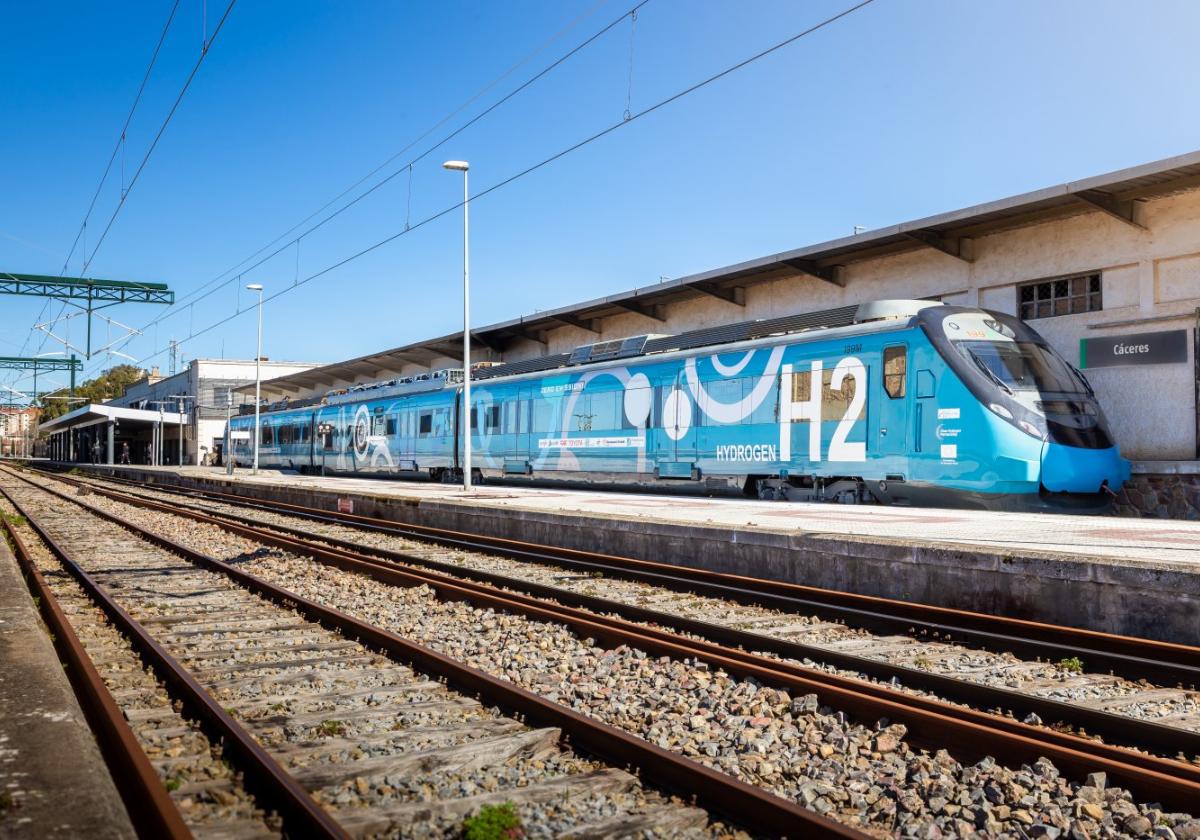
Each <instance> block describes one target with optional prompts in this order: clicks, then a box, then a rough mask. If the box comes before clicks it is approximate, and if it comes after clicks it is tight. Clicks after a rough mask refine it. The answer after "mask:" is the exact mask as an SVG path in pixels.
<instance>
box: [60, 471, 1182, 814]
mask: <svg viewBox="0 0 1200 840" xmlns="http://www.w3.org/2000/svg"><path fill="white" fill-rule="evenodd" d="M97 492H98V493H100V494H101V495H103V496H105V497H108V498H112V499H121V500H122V501H121V504H122V505H128V504H134V505H137V506H140V507H142V508H144V509H146V510H157V511H159V514H158V515H162V516H172V517H178V516H181V515H182V516H187V517H189V518H191V519H192V520H193V521H196V522H205V523H206V524H209V525H211V526H213V527H220V528H222V529H224V530H225V531H227V532H229V533H231V534H233V533H236V534H239V535H241V536H243V537H247V538H249V539H252V540H255V541H257V542H258V543H259V544H260V545H261V544H263V543H266V544H269V545H273V546H275V547H276V548H282V549H283V550H285V551H290V552H295V553H297V554H299V555H302V556H305V557H312V558H315V559H319V560H321V562H323V563H326V564H327V565H330V566H332V567H335V568H338V569H341V570H343V571H353V573H354V574H355V575H356V576H359V577H364V576H365V577H366V578H369V579H370V580H371V581H372V582H378V583H381V584H385V585H387V586H390V587H392V588H395V587H396V586H403V587H417V586H424V587H431V588H433V589H436V591H437V593H438V594H439V595H440V596H441V597H442V598H443V599H446V598H458V599H462V600H466V601H469V602H471V603H473V604H476V605H479V604H484V603H489V604H491V606H492V608H496V609H503V610H505V611H507V612H515V613H519V614H521V615H524V616H526V617H530V618H532V617H537V618H539V619H545V620H552V621H555V622H559V623H562V624H566V625H568V626H570V627H572V628H573V629H574V630H575V631H576V633H584V632H586V633H591V634H594V635H595V636H597V637H599V638H602V639H606V640H607V642H608V643H610V644H611V643H619V644H629V645H637V646H638V647H640V648H641V649H644V650H647V651H648V652H650V653H652V654H665V655H669V656H674V657H678V658H683V659H686V660H687V661H696V662H698V663H703V664H705V665H708V666H709V667H710V668H711V667H717V668H723V669H725V670H727V671H728V672H729V673H730V674H733V675H735V676H737V677H739V678H741V679H744V680H748V681H749V680H757V681H758V682H759V683H760V684H762V685H768V686H779V687H783V688H785V689H787V690H789V691H790V692H791V696H792V697H793V698H795V697H796V696H797V695H800V694H801V693H802V692H804V691H814V692H815V693H816V694H818V695H819V696H820V700H821V701H822V702H826V703H829V704H830V705H831V706H836V707H838V708H840V709H841V710H842V711H843V712H849V713H850V714H852V715H854V716H855V717H858V718H860V719H861V718H865V719H871V717H872V716H880V717H888V718H889V719H890V720H891V721H901V724H900V736H899V737H904V735H907V736H908V739H909V740H911V741H912V742H913V743H916V744H920V745H926V746H929V747H931V748H936V746H937V745H941V746H945V745H947V744H950V745H952V746H953V751H954V752H955V753H956V755H957V756H960V757H962V756H965V757H973V758H982V759H983V761H982V762H981V763H986V762H988V761H990V760H991V759H990V758H984V756H983V753H985V752H986V753H990V754H991V755H993V756H995V757H998V758H1000V759H1001V760H1002V761H1007V762H1010V763H1011V762H1016V763H1024V764H1025V765H1026V767H1025V768H1024V769H1025V770H1029V769H1030V766H1032V767H1033V768H1037V767H1039V766H1042V768H1043V770H1045V769H1046V768H1045V766H1044V764H1043V762H1039V758H1040V757H1042V756H1048V757H1049V758H1050V759H1051V761H1053V762H1054V763H1055V764H1057V766H1058V767H1061V768H1062V769H1064V770H1065V771H1066V772H1068V773H1069V774H1071V775H1072V776H1074V777H1076V778H1080V779H1082V778H1084V777H1085V776H1087V774H1089V773H1095V772H1098V771H1099V772H1103V773H1107V778H1108V780H1109V781H1112V782H1115V783H1117V784H1121V785H1125V786H1127V787H1129V788H1131V789H1133V790H1134V791H1135V792H1136V793H1138V795H1139V796H1143V797H1149V798H1150V799H1151V800H1152V801H1160V802H1164V803H1168V805H1169V806H1171V807H1180V808H1182V807H1187V806H1188V805H1191V804H1194V803H1195V802H1196V801H1198V799H1197V797H1198V794H1200V787H1198V777H1197V772H1198V771H1197V770H1196V768H1194V767H1188V766H1186V765H1183V764H1179V763H1177V762H1171V761H1165V760H1163V759H1159V758H1155V757H1153V756H1144V755H1138V754H1136V753H1130V752H1128V751H1125V750H1116V749H1114V748H1112V747H1107V746H1105V745H1103V744H1098V743H1095V742H1093V741H1087V740H1084V739H1081V738H1075V737H1073V736H1069V735H1063V734H1059V733H1053V732H1047V731H1046V730H1044V729H1039V728H1035V727H1031V726H1023V725H1022V724H1018V723H1015V722H1013V721H1011V720H1004V719H1003V718H997V717H995V716H990V715H983V714H981V713H978V712H973V711H971V710H966V709H960V708H956V707H948V706H946V704H939V703H936V702H935V701H930V700H927V699H925V698H918V697H913V696H911V695H901V694H899V693H898V692H889V691H887V690H886V689H880V688H878V687H872V686H870V684H866V683H861V682H854V681H847V680H844V679H843V678H840V677H837V676H835V675H829V674H821V673H820V672H815V671H813V670H811V669H802V668H797V667H795V666H791V665H789V664H788V663H786V662H780V661H777V660H769V659H765V658H763V657H755V656H753V655H752V654H746V653H744V652H741V651H735V650H732V649H721V650H719V651H718V650H715V649H714V646H712V645H711V644H709V643H704V642H702V641H701V640H697V639H694V638H692V639H689V638H687V637H684V636H679V635H675V634H669V633H665V632H663V631H653V630H650V629H647V628H645V627H635V626H633V625H630V624H629V622H622V621H619V620H617V619H606V618H604V617H603V616H598V615H596V614H593V613H587V614H584V613H581V612H580V611H578V610H575V611H572V610H569V609H568V608H566V607H562V606H561V605H558V604H550V603H548V602H545V601H537V600H536V599H532V598H528V597H525V596H518V595H516V594H515V593H497V591H496V590H495V589H494V588H492V587H483V586H480V585H477V584H471V583H470V582H467V581H463V580H461V579H459V580H454V581H450V580H447V579H446V578H445V576H441V575H433V574H432V573H429V572H415V571H413V570H411V569H407V570H402V569H400V568H399V567H397V566H396V565H395V564H394V563H390V562H385V561H382V560H380V559H378V558H371V557H369V556H367V555H362V554H355V553H354V552H352V551H350V550H347V549H344V548H337V547H333V546H330V545H328V542H329V541H328V540H327V539H323V540H321V541H322V542H324V543H326V544H325V545H324V546H321V545H318V544H317V543H316V542H314V541H312V540H309V541H307V542H305V541H303V540H300V539H298V538H296V537H294V536H290V535H284V534H282V533H281V532H280V531H279V530H278V529H271V530H266V529H263V528H258V527H253V526H247V525H245V524H238V523H235V522H233V521H232V520H229V519H226V520H224V521H222V520H219V519H217V518H214V517H212V516H211V514H208V513H200V512H198V511H195V510H182V509H181V510H171V509H170V508H168V507H166V506H163V505H162V504H160V503H157V502H151V501H149V500H147V499H144V498H143V499H137V498H136V497H130V496H129V495H128V494H122V493H117V492H115V491H110V490H98V491H97ZM60 495H62V498H70V497H69V496H67V495H66V494H61V492H60ZM76 501H77V500H76ZM109 515H110V516H112V515H114V514H112V513H111V512H110V513H109ZM851 683H852V684H851ZM800 699H801V700H803V699H804V698H803V697H801V698H800ZM813 699H814V700H815V699H816V698H813ZM891 726H892V728H893V730H894V726H895V725H894V724H892V725H891ZM883 735H885V736H889V737H890V738H891V739H892V740H895V738H896V735H894V734H890V733H889V731H887V730H886V729H885V731H884V733H883ZM883 742H888V737H883V738H881V737H876V739H875V742H874V744H873V746H876V747H878V746H880V744H881V743H883ZM892 749H894V747H893V746H891V744H890V742H889V743H888V749H887V750H885V752H890V751H891V750H892ZM819 752H820V754H821V755H822V756H823V757H824V756H825V745H822V747H821V749H820V751H819ZM878 753H879V750H875V751H874V752H871V753H870V755H871V756H872V757H877V756H878ZM938 755H939V761H942V759H941V758H940V757H941V756H942V755H943V753H940V752H939V754H938ZM946 758H947V759H948V758H949V756H946ZM943 763H945V762H943ZM947 766H948V765H947ZM971 769H975V768H971ZM1056 772H1057V771H1055V773H1056ZM1028 775H1029V774H1028V773H1025V775H1024V776H1023V777H1022V778H1023V779H1026V778H1027V777H1028ZM1095 778H1096V777H1088V779H1089V781H1092V780H1094V779H1095ZM1101 784H1103V783H1101ZM1021 787H1022V786H1021V785H1018V788H1021ZM1026 787H1027V786H1026ZM1082 788H1089V789H1090V790H1089V791H1088V792H1086V793H1085V795H1087V796H1093V795H1094V793H1092V792H1091V791H1094V789H1095V785H1083V786H1082ZM988 795H989V796H992V794H990V793H989V794H988ZM934 800H935V803H936V801H937V797H934ZM805 801H807V797H805ZM816 801H817V802H818V803H819V802H820V801H821V799H820V798H819V797H818V798H817V800H816ZM1019 801H1020V797H1018V802H1019ZM1083 804H1087V805H1089V806H1092V805H1095V803H1094V802H1087V803H1083ZM952 807H956V808H957V807H959V806H954V805H953V804H952ZM999 807H1002V808H1005V809H1009V808H1010V806H1007V805H1003V806H999ZM1079 807H1082V805H1080V806H1079ZM1096 807H1099V806H1096ZM1015 813H1017V816H1016V819H1017V820H1018V821H1019V822H1020V821H1022V817H1024V816H1028V814H1027V813H1026V811H1025V810H1024V809H1021V808H1019V807H1018V808H1017V809H1016V811H1015ZM1158 816H1159V818H1162V814H1161V813H1159V814H1158ZM1172 818H1178V819H1180V820H1183V819H1185V818H1186V815H1181V814H1175V815H1173V816H1172ZM1139 819H1144V818H1143V817H1140V816H1137V815H1132V816H1128V820H1134V821H1135V822H1134V823H1133V826H1134V828H1137V827H1139V826H1140V823H1138V822H1136V821H1137V820H1139ZM985 826H986V821H984V826H979V827H985ZM1126 828H1127V829H1128V828H1129V826H1126ZM1134 833H1136V832H1134Z"/></svg>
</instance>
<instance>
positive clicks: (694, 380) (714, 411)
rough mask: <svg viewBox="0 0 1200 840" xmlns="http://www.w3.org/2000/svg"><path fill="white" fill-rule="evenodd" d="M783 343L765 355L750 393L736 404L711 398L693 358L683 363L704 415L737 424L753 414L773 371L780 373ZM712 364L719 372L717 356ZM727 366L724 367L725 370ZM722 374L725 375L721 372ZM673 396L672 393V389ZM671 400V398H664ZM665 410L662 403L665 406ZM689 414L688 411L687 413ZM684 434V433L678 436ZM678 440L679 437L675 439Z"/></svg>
mask: <svg viewBox="0 0 1200 840" xmlns="http://www.w3.org/2000/svg"><path fill="white" fill-rule="evenodd" d="M783 351H784V347H783V345H779V346H778V347H773V348H771V355H770V356H769V357H767V363H766V366H765V367H764V369H763V372H762V374H760V375H759V377H758V381H757V382H755V383H754V388H753V389H751V391H750V393H749V394H747V395H746V396H744V397H742V398H741V399H740V400H738V401H737V402H735V403H723V402H718V401H716V400H714V399H713V398H712V397H711V396H709V394H708V392H707V391H705V390H704V385H703V384H701V382H700V374H699V372H698V371H697V370H696V359H694V358H692V359H688V360H687V362H686V363H685V364H684V368H683V372H684V376H685V377H686V379H687V384H688V389H689V390H690V391H691V392H692V396H693V397H695V399H696V401H697V402H699V403H700V409H701V411H703V412H704V414H705V416H707V417H710V418H712V419H713V420H716V421H717V422H718V423H740V422H742V421H743V420H745V419H746V418H747V417H749V416H750V415H751V414H753V413H754V410H755V409H756V408H758V407H759V406H760V405H762V401H763V400H765V399H766V398H767V395H768V394H770V393H771V386H772V385H774V384H775V374H776V373H778V372H779V366H780V364H782V362H783ZM756 352H758V351H757V350H751V351H749V353H748V354H747V356H746V358H744V359H742V361H741V362H739V363H738V364H737V365H736V366H735V367H736V368H737V370H738V371H741V370H742V368H744V367H745V366H746V364H747V363H748V362H749V361H750V356H753V355H754V353H756ZM709 358H710V360H711V361H712V363H713V367H714V368H716V369H717V371H718V372H721V367H719V366H718V362H717V357H716V356H710V357H709ZM728 369H729V368H726V370H728ZM723 375H725V374H723ZM672 396H674V392H672ZM667 399H668V401H670V399H671V397H668V398H667ZM664 409H665V406H664ZM688 413H689V414H690V412H688ZM683 434H686V432H683V433H681V434H680V437H682V436H683ZM676 440H678V438H676Z"/></svg>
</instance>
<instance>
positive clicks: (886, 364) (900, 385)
mask: <svg viewBox="0 0 1200 840" xmlns="http://www.w3.org/2000/svg"><path fill="white" fill-rule="evenodd" d="M906 381H908V348H907V347H905V346H904V345H902V344H901V345H897V346H895V347H885V348H883V390H885V391H887V395H888V396H889V397H891V398H892V399H894V400H898V399H900V398H901V397H903V396H904V387H905V386H904V383H905V382H906Z"/></svg>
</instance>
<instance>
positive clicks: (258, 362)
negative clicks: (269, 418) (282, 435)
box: [246, 283, 263, 475]
mask: <svg viewBox="0 0 1200 840" xmlns="http://www.w3.org/2000/svg"><path fill="white" fill-rule="evenodd" d="M246 288H247V289H249V290H250V291H252V292H258V352H257V353H256V354H255V356H254V468H253V469H252V470H251V471H250V472H251V475H258V441H259V439H260V438H261V437H262V431H261V430H260V428H259V424H260V423H261V422H262V420H261V419H260V417H259V412H260V411H261V410H262V305H263V287H262V283H250V284H248V285H247V286H246Z"/></svg>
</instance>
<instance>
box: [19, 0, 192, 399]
mask: <svg viewBox="0 0 1200 840" xmlns="http://www.w3.org/2000/svg"><path fill="white" fill-rule="evenodd" d="M179 2H180V0H175V2H174V3H173V4H172V5H171V11H170V13H169V14H168V15H167V21H166V23H164V24H163V28H162V32H161V33H160V34H159V36H158V41H157V43H155V45H154V52H153V53H151V55H150V62H149V63H148V64H147V65H146V72H145V73H143V74H142V81H141V84H139V85H138V89H137V93H136V94H134V97H133V104H132V105H130V107H129V113H128V114H126V115H125V122H124V123H123V124H122V125H121V130H120V131H119V132H118V133H117V142H116V143H115V144H114V145H113V150H112V154H110V155H109V156H108V163H107V164H105V166H104V172H103V173H101V175H100V183H98V184H97V185H96V191H95V192H94V193H92V200H91V201H90V202H89V203H88V208H87V211H86V212H85V213H84V214H83V221H82V222H80V224H79V230H78V231H77V232H76V233H75V239H74V240H73V241H72V242H71V248H70V250H69V251H67V255H66V257H65V258H64V259H63V265H62V268H61V269H60V270H59V272H58V274H59V276H60V277H62V276H64V275H65V274H66V273H67V268H68V266H69V265H70V263H71V257H73V256H74V255H75V249H76V248H78V247H79V243H80V241H81V240H83V237H84V236H85V235H86V232H87V223H88V220H89V219H90V218H91V216H92V211H93V210H95V208H96V202H97V200H99V198H100V193H101V192H102V191H103V189H104V184H105V183H106V182H107V181H108V176H109V173H111V172H112V166H113V162H114V161H115V160H116V159H117V155H118V153H119V154H120V155H121V195H122V196H124V195H125V193H126V189H125V140H126V135H127V134H128V132H129V126H130V124H131V123H132V122H133V115H134V114H135V113H136V112H137V108H138V105H139V104H140V103H141V101H142V94H143V93H144V92H145V90H146V85H147V83H148V82H149V81H150V76H151V74H152V73H153V71H154V65H155V64H156V63H158V55H159V53H160V52H161V51H162V46H163V42H165V41H166V39H167V32H169V31H170V29H171V23H172V21H174V20H175V12H176V11H178V9H179ZM84 241H85V246H84V250H85V251H86V250H87V247H86V240H84ZM80 273H81V274H82V273H83V272H80ZM51 303H52V301H51V300H46V301H45V303H43V304H42V308H41V310H39V312H38V314H37V317H35V318H34V324H35V325H36V324H38V323H40V322H41V320H42V316H43V315H45V314H46V310H47V309H48V308H49V306H50V304H51ZM65 310H66V305H65V304H63V305H62V306H61V307H60V308H59V311H58V315H57V316H55V318H54V319H53V320H55V321H57V320H58V319H60V318H61V317H62V313H63V312H64V311H65ZM36 330H37V327H36V326H31V327H30V328H29V332H28V334H27V335H26V336H25V341H24V343H22V345H21V354H22V355H24V353H25V350H26V348H27V347H28V346H29V340H30V339H31V338H32V337H33V334H34V332H36ZM48 339H49V336H48V335H45V334H43V335H42V340H41V342H40V343H39V344H38V353H41V352H42V350H43V349H44V348H45V346H46V341H47V340H48ZM21 378H27V375H25V374H18V375H17V378H16V379H13V380H12V381H13V382H14V383H15V382H16V381H17V379H21Z"/></svg>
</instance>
